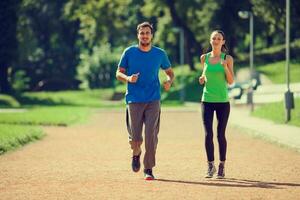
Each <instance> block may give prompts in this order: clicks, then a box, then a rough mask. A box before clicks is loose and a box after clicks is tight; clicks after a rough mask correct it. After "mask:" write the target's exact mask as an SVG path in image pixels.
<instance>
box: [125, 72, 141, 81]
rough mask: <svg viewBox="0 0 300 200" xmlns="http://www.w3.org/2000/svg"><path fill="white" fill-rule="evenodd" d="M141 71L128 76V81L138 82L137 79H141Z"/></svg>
mask: <svg viewBox="0 0 300 200" xmlns="http://www.w3.org/2000/svg"><path fill="white" fill-rule="evenodd" d="M139 75H140V73H136V74H132V75H131V76H128V77H127V82H129V83H136V82H137V80H138V79H139Z"/></svg>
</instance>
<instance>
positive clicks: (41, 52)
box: [14, 0, 79, 90]
mask: <svg viewBox="0 0 300 200" xmlns="http://www.w3.org/2000/svg"><path fill="white" fill-rule="evenodd" d="M66 2H67V0H62V1H47V0H26V1H22V3H21V6H20V11H19V13H18V15H19V16H18V18H19V21H18V27H17V28H18V29H17V30H18V46H19V52H20V57H19V60H18V63H17V67H16V68H15V69H14V72H17V71H18V70H19V69H21V70H23V71H25V72H26V76H29V77H30V80H29V86H30V89H35V90H40V89H49V90H59V89H66V88H77V86H78V84H77V82H76V80H75V75H76V74H75V73H76V66H77V64H78V60H79V51H78V48H77V42H78V39H79V37H78V29H79V26H78V23H77V22H73V21H69V20H68V19H66V17H65V16H64V13H63V10H62V8H63V7H64V5H65V4H66ZM14 81H17V80H16V79H14ZM25 81H27V80H25Z"/></svg>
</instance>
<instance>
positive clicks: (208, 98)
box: [201, 53, 229, 103]
mask: <svg viewBox="0 0 300 200" xmlns="http://www.w3.org/2000/svg"><path fill="white" fill-rule="evenodd" d="M210 54H211V53H208V54H206V56H205V62H204V70H205V72H204V74H205V76H206V79H207V81H206V82H205V85H204V88H203V94H202V99H201V100H202V101H203V102H215V103H217V102H220V103H222V102H228V101H229V98H228V89H227V80H226V75H225V70H224V67H223V66H222V65H221V60H220V62H218V63H216V64H211V63H210V62H209V57H210ZM221 58H222V59H225V54H224V53H221Z"/></svg>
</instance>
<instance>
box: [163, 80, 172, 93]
mask: <svg viewBox="0 0 300 200" xmlns="http://www.w3.org/2000/svg"><path fill="white" fill-rule="evenodd" d="M171 85H172V82H171V81H170V80H168V81H164V89H165V91H169V90H170V88H171Z"/></svg>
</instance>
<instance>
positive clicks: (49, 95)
mask: <svg viewBox="0 0 300 200" xmlns="http://www.w3.org/2000/svg"><path fill="white" fill-rule="evenodd" d="M113 92H114V89H105V90H88V91H62V92H28V93H24V94H21V95H19V96H17V97H16V98H13V97H10V96H7V95H1V96H0V106H1V107H2V108H1V110H0V130H1V131H0V153H1V152H2V153H4V152H6V151H9V150H11V149H14V148H17V147H20V146H22V145H24V144H26V143H28V142H31V141H34V140H36V139H39V138H41V137H40V135H42V134H43V132H42V129H40V128H39V126H41V125H47V126H49V125H51V126H69V125H72V124H75V123H83V122H85V121H86V120H87V119H88V116H89V115H90V113H91V112H92V110H93V109H94V108H103V107H104V108H115V107H120V106H121V105H122V106H124V102H113V103H111V102H109V101H108V100H109V99H110V98H111V96H112V94H113ZM1 99H2V101H1ZM12 108H13V109H12Z"/></svg>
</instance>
